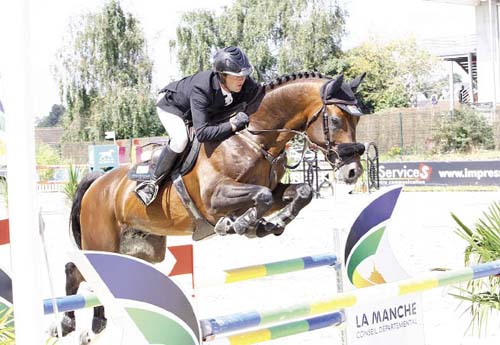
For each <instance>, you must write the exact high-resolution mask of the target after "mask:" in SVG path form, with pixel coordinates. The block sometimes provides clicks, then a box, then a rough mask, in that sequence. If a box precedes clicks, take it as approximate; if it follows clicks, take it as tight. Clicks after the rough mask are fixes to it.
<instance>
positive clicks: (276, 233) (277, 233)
mask: <svg viewBox="0 0 500 345" xmlns="http://www.w3.org/2000/svg"><path fill="white" fill-rule="evenodd" d="M283 232H285V228H282V227H281V226H277V227H276V229H275V230H274V231H273V234H274V236H281V235H282V234H283Z"/></svg>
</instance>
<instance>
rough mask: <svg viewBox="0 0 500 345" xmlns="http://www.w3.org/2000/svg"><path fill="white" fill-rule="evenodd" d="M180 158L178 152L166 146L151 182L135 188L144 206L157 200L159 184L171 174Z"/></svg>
mask: <svg viewBox="0 0 500 345" xmlns="http://www.w3.org/2000/svg"><path fill="white" fill-rule="evenodd" d="M178 156H179V154H178V153H177V152H174V151H172V149H171V148H170V147H169V146H168V145H166V146H165V147H164V148H163V150H162V151H161V154H160V157H159V158H158V162H157V163H156V167H155V169H154V171H153V172H152V173H151V178H150V180H148V181H144V182H141V183H140V184H138V185H137V186H136V187H135V194H136V195H137V197H138V198H139V200H141V201H142V203H143V204H144V205H146V206H149V205H150V204H151V203H152V202H153V201H154V200H155V198H156V194H158V188H159V186H158V184H159V183H160V181H161V180H162V179H163V177H164V176H167V175H168V174H169V173H170V170H171V169H172V167H173V166H174V163H175V161H176V160H177V157H178Z"/></svg>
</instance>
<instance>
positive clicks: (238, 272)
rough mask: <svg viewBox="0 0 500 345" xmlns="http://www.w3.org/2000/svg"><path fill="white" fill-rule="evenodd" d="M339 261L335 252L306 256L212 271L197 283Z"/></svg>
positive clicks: (215, 282) (254, 276) (238, 279)
mask: <svg viewBox="0 0 500 345" xmlns="http://www.w3.org/2000/svg"><path fill="white" fill-rule="evenodd" d="M337 262H338V261H337V256H336V255H335V254H321V255H313V256H305V257H301V258H296V259H289V260H284V261H277V262H271V263H267V264H262V265H254V266H248V267H240V268H234V269H230V270H225V271H219V272H213V273H212V272H210V274H209V275H208V277H207V278H204V279H201V280H200V281H199V282H198V281H196V284H195V285H196V286H212V285H220V284H230V283H236V282H241V281H245V280H251V279H257V278H263V277H268V276H273V275H278V274H283V273H290V272H297V271H303V270H307V269H311V268H316V267H322V266H335V265H336V264H337Z"/></svg>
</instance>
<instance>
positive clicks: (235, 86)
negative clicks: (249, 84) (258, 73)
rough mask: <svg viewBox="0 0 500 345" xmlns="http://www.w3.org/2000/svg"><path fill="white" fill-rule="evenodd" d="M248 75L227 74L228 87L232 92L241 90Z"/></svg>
mask: <svg viewBox="0 0 500 345" xmlns="http://www.w3.org/2000/svg"><path fill="white" fill-rule="evenodd" d="M246 79H247V77H246V76H236V75H230V74H227V75H226V80H225V81H226V83H225V84H226V85H225V86H226V88H227V89H228V90H229V91H231V92H240V91H241V88H242V87H243V84H244V83H245V80H246Z"/></svg>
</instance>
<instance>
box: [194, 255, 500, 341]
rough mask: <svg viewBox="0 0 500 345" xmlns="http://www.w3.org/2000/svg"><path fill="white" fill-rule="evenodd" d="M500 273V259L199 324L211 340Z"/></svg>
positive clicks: (212, 319)
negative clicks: (249, 329)
mask: <svg viewBox="0 0 500 345" xmlns="http://www.w3.org/2000/svg"><path fill="white" fill-rule="evenodd" d="M498 274H500V260H497V261H493V262H489V263H484V264H479V265H475V266H472V267H469V268H463V269H457V270H452V271H449V272H439V273H437V272H432V273H427V274H423V275H421V276H418V277H414V278H410V279H406V280H402V281H399V282H394V283H387V284H381V285H376V286H373V287H367V288H363V289H358V290H355V291H352V292H347V293H339V294H336V295H334V296H332V297H329V298H326V299H321V300H316V301H313V302H308V303H307V302H306V303H300V304H294V305H290V306H289V307H285V308H281V309H279V310H269V311H258V310H256V311H249V312H244V313H236V314H231V315H226V316H219V317H215V318H210V319H204V320H201V321H200V325H201V329H202V334H203V339H207V340H209V339H213V338H215V336H217V335H222V334H225V333H230V332H237V331H241V330H244V329H247V328H251V327H263V326H266V325H269V324H271V323H278V322H284V321H289V320H293V319H299V318H305V317H310V316H314V315H321V314H327V313H331V312H332V311H335V310H339V309H342V308H347V307H352V306H354V305H361V304H366V303H373V302H377V301H382V300H385V299H387V298H390V297H396V296H402V295H406V294H411V293H415V292H420V291H425V290H430V289H434V288H437V287H442V286H446V285H451V284H457V283H463V282H467V281H470V280H475V279H479V278H484V277H488V276H493V275H498ZM234 344H238V343H234ZM248 344H251V343H248Z"/></svg>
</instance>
